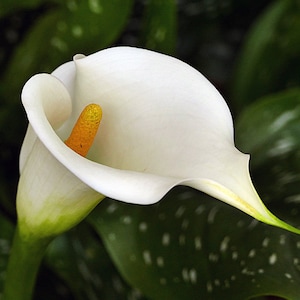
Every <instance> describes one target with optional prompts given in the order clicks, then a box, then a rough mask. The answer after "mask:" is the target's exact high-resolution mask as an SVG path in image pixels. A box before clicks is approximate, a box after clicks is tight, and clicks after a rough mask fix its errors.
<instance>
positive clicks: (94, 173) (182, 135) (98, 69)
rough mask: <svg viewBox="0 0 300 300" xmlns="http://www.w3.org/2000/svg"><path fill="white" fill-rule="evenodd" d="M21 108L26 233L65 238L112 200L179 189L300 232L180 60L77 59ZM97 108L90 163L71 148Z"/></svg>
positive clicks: (147, 55)
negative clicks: (271, 201)
mask: <svg viewBox="0 0 300 300" xmlns="http://www.w3.org/2000/svg"><path fill="white" fill-rule="evenodd" d="M22 101H23V105H24V107H25V110H26V113H27V116H28V120H29V127H28V131H27V134H26V137H25V140H24V143H23V147H22V150H21V156H20V173H21V176H20V183H19V188H18V196H17V210H18V216H19V220H20V223H21V224H22V226H23V227H24V228H25V229H24V230H25V231H26V232H37V234H38V235H40V236H47V235H53V234H58V233H60V232H62V231H64V230H67V229H68V228H70V227H71V226H73V225H75V224H76V223H78V222H79V221H80V220H81V219H82V218H84V217H85V216H86V215H87V214H88V213H89V212H90V211H91V210H92V209H93V207H94V206H95V205H97V204H98V203H99V201H101V199H103V198H104V197H105V196H106V197H110V198H113V199H116V200H120V201H124V202H128V203H135V204H152V203H155V202H157V201H159V200H160V199H161V198H162V197H163V196H164V195H165V194H166V193H167V192H168V191H169V190H170V189H172V188H173V187H174V186H176V185H185V186H189V187H193V188H195V189H198V190H201V191H203V192H205V193H207V194H209V195H211V196H213V197H215V198H217V199H219V200H222V201H224V202H226V203H228V204H230V205H232V206H234V207H236V208H238V209H240V210H242V211H243V212H245V213H247V214H249V215H250V216H252V217H254V218H256V219H258V220H261V221H263V222H266V223H269V224H272V225H275V226H279V227H283V228H286V229H289V230H292V231H296V229H294V228H292V227H290V226H289V225H287V224H285V223H284V222H282V221H280V220H278V219H277V218H276V217H275V216H273V215H272V214H271V213H270V212H269V211H268V210H267V209H266V207H265V206H264V204H263V203H262V201H261V200H260V198H259V196H258V195H257V193H256V191H255V189H254V187H253V185H252V182H251V179H250V176H249V168H248V164H249V155H246V154H243V153H241V152H240V151H238V150H237V149H236V148H235V145H234V137H233V122H232V117H231V114H230V111H229V109H228V107H227V105H226V102H225V101H224V99H223V98H222V96H221V95H220V94H219V92H218V91H217V90H216V89H215V87H214V86H213V85H212V84H211V83H210V82H209V81H208V80H207V79H206V78H205V77H204V76H203V75H201V74H200V73H199V72H198V71H197V70H195V69H194V68H192V67H190V66H189V65H187V64H185V63H183V62H182V61H180V60H178V59H175V58H172V57H169V56H166V55H163V54H159V53H155V52H152V51H148V50H143V49H137V48H132V47H116V48H110V49H106V50H102V51H100V52H97V53H95V54H92V55H89V56H84V55H75V56H74V59H73V61H71V62H68V63H66V64H63V65H62V66H60V67H59V68H57V69H56V70H55V71H54V72H53V73H52V74H38V75H35V76H33V77H32V78H30V79H29V81H28V82H27V83H26V84H25V86H24V89H23V91H22ZM90 103H96V104H99V105H100V106H101V107H102V111H103V119H102V121H101V125H100V128H99V130H98V132H97V134H96V137H95V140H94V142H93V145H92V147H91V149H90V151H89V153H88V155H87V156H86V157H83V156H81V155H79V154H77V153H76V152H75V151H73V150H72V149H70V148H69V147H68V146H67V145H66V144H65V143H64V141H65V140H66V139H67V138H68V136H69V135H70V132H71V131H72V128H73V126H74V123H75V122H76V120H77V118H78V116H79V115H80V113H81V111H82V110H83V109H84V108H85V107H86V106H87V105H88V104H90Z"/></svg>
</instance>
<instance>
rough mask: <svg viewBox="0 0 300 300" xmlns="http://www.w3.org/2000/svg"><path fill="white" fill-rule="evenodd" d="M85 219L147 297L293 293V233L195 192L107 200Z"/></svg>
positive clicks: (296, 244)
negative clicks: (153, 200) (136, 201)
mask: <svg viewBox="0 0 300 300" xmlns="http://www.w3.org/2000/svg"><path fill="white" fill-rule="evenodd" d="M89 220H90V222H91V223H92V224H93V226H94V227H95V228H96V230H97V231H98V233H99V234H100V235H101V236H102V238H103V239H104V243H105V245H106V247H107V249H108V251H109V253H110V255H111V257H112V258H113V260H114V262H115V264H116V266H117V267H118V268H119V270H120V272H121V274H122V275H123V276H124V278H125V279H126V280H127V281H128V282H130V283H131V284H132V285H133V286H135V287H137V288H139V289H140V290H141V291H142V292H143V293H144V294H145V295H146V296H148V297H149V298H150V299H185V298H186V299H208V300H209V299H232V300H235V299H236V300H241V299H249V298H251V297H255V296H259V295H277V296H281V297H288V299H291V300H293V299H294V300H296V299H298V295H299V293H300V288H299V284H298V283H299V280H300V273H299V271H300V265H299V263H300V257H299V248H300V238H299V236H297V235H293V234H290V233H288V232H286V231H283V230H280V229H276V228H274V227H271V226H267V225H264V224H262V223H259V222H258V221H256V220H253V219H252V218H249V217H248V216H246V215H244V214H242V213H240V212H239V211H237V210H235V209H232V208H230V207H229V206H226V205H225V204H223V203H219V202H217V201H215V200H214V199H212V198H209V197H207V196H204V195H202V194H200V193H197V192H194V191H185V190H184V191H180V190H178V189H177V190H173V192H171V193H170V194H169V195H168V196H167V197H166V198H165V199H164V200H162V201H161V202H159V203H158V204H155V205H152V206H144V207H143V206H134V205H128V204H122V203H119V202H115V201H112V200H108V201H104V202H102V203H101V205H100V206H99V207H98V209H97V210H96V211H95V212H93V213H92V214H91V215H90V217H89Z"/></svg>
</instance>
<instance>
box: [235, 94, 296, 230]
mask: <svg viewBox="0 0 300 300" xmlns="http://www.w3.org/2000/svg"><path fill="white" fill-rule="evenodd" d="M299 124H300V90H299V89H292V90H287V91H284V92H281V93H278V94H274V95H270V96H268V97H265V98H262V99H259V100H258V101H256V102H255V103H253V104H252V105H251V106H249V107H248V108H247V109H246V110H245V111H244V113H243V114H241V116H240V117H239V119H238V120H237V122H236V142H237V145H238V148H239V149H241V150H242V151H244V152H247V153H251V161H250V165H251V168H252V174H253V178H254V181H255V182H256V186H257V188H258V190H259V192H260V194H261V197H262V199H263V201H269V202H270V205H272V207H274V209H276V213H277V214H278V215H279V216H282V217H283V218H284V219H285V220H287V218H289V219H290V220H291V221H292V220H294V223H295V224H298V225H299V220H297V218H296V217H295V215H297V212H298V210H299V208H300V207H299V198H300V196H299V195H300V188H299V187H300V176H299V173H300V162H299V149H300V127H299Z"/></svg>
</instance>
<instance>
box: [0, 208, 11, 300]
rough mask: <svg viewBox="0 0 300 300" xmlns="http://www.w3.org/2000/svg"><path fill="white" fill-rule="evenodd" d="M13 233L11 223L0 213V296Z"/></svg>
mask: <svg viewBox="0 0 300 300" xmlns="http://www.w3.org/2000/svg"><path fill="white" fill-rule="evenodd" d="M13 233H14V227H13V225H12V224H11V223H10V222H9V221H8V220H7V219H6V218H5V217H4V216H2V214H0V296H1V291H2V290H3V286H4V279H5V270H6V267H7V262H8V257H9V251H10V247H11V241H12V238H13ZM0 298H1V297H0Z"/></svg>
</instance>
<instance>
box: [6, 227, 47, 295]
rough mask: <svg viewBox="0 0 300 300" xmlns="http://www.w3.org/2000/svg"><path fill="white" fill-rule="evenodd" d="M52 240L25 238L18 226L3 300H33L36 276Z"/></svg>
mask: <svg viewBox="0 0 300 300" xmlns="http://www.w3.org/2000/svg"><path fill="white" fill-rule="evenodd" d="M50 241H51V239H50V238H46V239H45V238H42V239H38V238H36V237H32V238H30V237H27V236H26V237H24V236H22V234H20V230H19V227H18V226H17V228H16V231H15V235H14V239H13V244H12V248H11V252H10V257H9V262H8V267H7V271H6V279H5V284H4V291H3V297H2V300H31V299H32V296H33V292H34V286H35V281H36V276H37V273H38V270H39V267H40V264H41V261H42V258H43V256H44V253H45V250H46V248H47V246H48V244H49V242H50Z"/></svg>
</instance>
